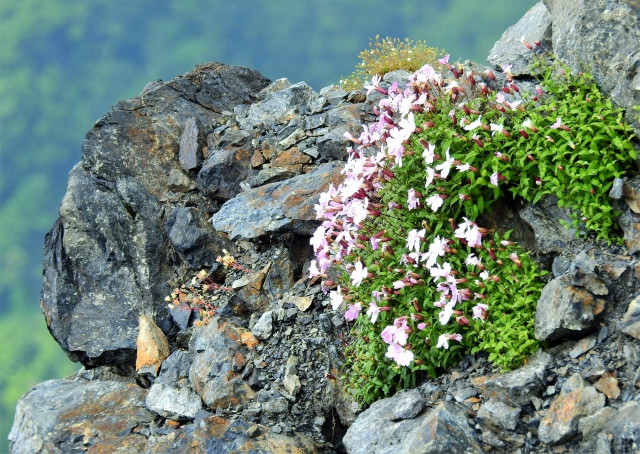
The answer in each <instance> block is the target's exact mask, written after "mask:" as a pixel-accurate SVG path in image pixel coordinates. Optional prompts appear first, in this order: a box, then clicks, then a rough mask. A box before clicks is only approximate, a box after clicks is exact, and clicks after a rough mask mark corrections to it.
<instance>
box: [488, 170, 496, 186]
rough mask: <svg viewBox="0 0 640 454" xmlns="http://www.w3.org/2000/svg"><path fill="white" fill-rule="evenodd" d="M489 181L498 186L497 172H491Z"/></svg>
mask: <svg viewBox="0 0 640 454" xmlns="http://www.w3.org/2000/svg"><path fill="white" fill-rule="evenodd" d="M489 181H490V182H491V184H492V185H494V186H498V172H493V173H492V174H491V178H489Z"/></svg>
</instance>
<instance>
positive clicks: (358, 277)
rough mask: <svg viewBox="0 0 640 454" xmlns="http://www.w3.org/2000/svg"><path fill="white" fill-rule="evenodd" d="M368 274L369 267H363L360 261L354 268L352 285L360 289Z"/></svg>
mask: <svg viewBox="0 0 640 454" xmlns="http://www.w3.org/2000/svg"><path fill="white" fill-rule="evenodd" d="M367 273H368V271H367V267H366V266H364V267H363V266H362V262H361V261H360V260H358V261H357V262H356V264H355V266H354V269H353V271H351V283H352V284H353V285H354V286H355V287H360V284H362V281H363V280H364V278H366V277H367Z"/></svg>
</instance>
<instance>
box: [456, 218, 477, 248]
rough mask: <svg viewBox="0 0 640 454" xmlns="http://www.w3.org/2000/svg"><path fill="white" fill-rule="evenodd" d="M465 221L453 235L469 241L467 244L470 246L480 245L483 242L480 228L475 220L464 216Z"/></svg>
mask: <svg viewBox="0 0 640 454" xmlns="http://www.w3.org/2000/svg"><path fill="white" fill-rule="evenodd" d="M462 219H464V222H463V223H461V224H460V225H459V226H458V228H457V229H456V231H455V232H453V235H454V236H455V237H456V238H464V239H465V240H466V241H467V244H468V245H469V246H470V247H477V246H480V244H481V242H482V234H481V233H480V229H479V228H478V225H477V224H476V223H475V222H471V221H469V220H468V219H467V218H465V217H463V218H462Z"/></svg>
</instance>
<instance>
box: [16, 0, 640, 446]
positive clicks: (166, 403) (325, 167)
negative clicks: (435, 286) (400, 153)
mask: <svg viewBox="0 0 640 454" xmlns="http://www.w3.org/2000/svg"><path fill="white" fill-rule="evenodd" d="M639 17H640V4H638V2H637V1H623V0H618V1H614V0H597V1H594V2H586V1H578V2H574V1H571V0H548V1H545V2H540V3H538V4H537V5H536V6H535V7H534V8H532V10H531V11H529V12H528V13H527V14H526V15H525V16H524V17H523V19H522V20H521V21H520V22H519V23H518V24H516V25H515V26H514V27H512V28H510V29H509V30H507V31H506V32H505V34H504V35H503V37H502V39H501V40H500V41H499V42H498V43H496V45H495V46H494V48H493V50H492V51H491V54H490V57H489V61H490V62H491V63H492V64H493V65H495V67H496V68H500V66H501V65H503V64H506V63H515V65H514V67H513V69H512V72H513V74H514V75H516V77H517V78H518V83H521V84H523V86H525V85H527V84H529V86H531V85H532V80H531V79H530V78H529V76H530V75H529V71H530V61H529V60H528V59H527V58H528V57H527V55H528V53H527V52H526V51H525V52H520V50H521V49H520V46H521V44H520V42H519V39H520V37H521V36H523V35H524V36H525V38H527V39H529V40H530V41H533V40H539V41H540V42H541V43H542V44H543V46H550V50H552V51H554V52H555V53H556V54H557V55H558V57H559V58H561V59H563V60H565V61H566V62H567V63H569V64H570V65H572V66H573V65H577V64H578V63H579V62H580V61H581V62H584V63H587V64H589V65H590V66H591V69H592V70H593V71H594V73H595V75H596V80H598V83H599V84H600V86H601V88H603V90H604V91H605V92H606V93H608V94H610V95H611V96H613V98H614V100H615V101H616V102H618V103H619V104H620V105H623V106H627V107H629V106H631V105H633V104H639V102H638V83H637V82H638V81H637V79H638V77H640V76H638V75H637V74H636V72H635V70H636V69H637V68H636V67H637V65H638V47H637V46H638V42H640V40H638V34H639V33H640V27H639V26H638V20H639ZM522 49H524V48H522ZM576 56H577V57H576ZM578 57H579V58H578ZM469 65H472V66H470V68H473V71H474V72H476V71H477V72H481V71H483V70H484V68H481V67H480V66H479V65H475V64H473V63H469ZM574 69H575V68H574ZM497 72H498V71H496V73H497ZM407 77H408V74H407V73H404V72H401V71H398V72H395V73H392V74H388V75H387V76H386V77H385V80H386V82H387V83H391V82H392V81H397V82H398V84H399V85H400V86H403V84H405V83H406V78H407ZM498 77H500V75H499V74H498ZM378 101H379V95H378V94H377V93H375V92H374V93H372V94H370V95H365V93H364V91H361V92H352V93H346V92H344V91H341V90H340V89H338V88H337V87H327V88H325V89H323V90H321V91H320V92H319V93H315V92H314V91H313V90H312V89H311V88H310V87H308V86H307V85H306V84H305V83H303V82H301V83H297V84H294V85H292V84H291V83H289V81H287V80H286V79H281V80H278V81H275V82H273V83H269V81H268V80H266V79H265V78H264V77H263V76H261V75H260V74H259V73H257V72H255V71H252V70H249V69H246V68H240V67H236V66H229V65H223V64H218V63H211V64H207V65H203V66H200V67H198V68H196V69H195V70H194V71H193V72H191V73H188V74H185V75H184V76H180V77H178V78H176V79H174V80H172V81H169V82H167V83H152V84H149V85H148V86H147V87H145V89H144V91H143V92H142V93H141V95H140V96H138V97H136V98H133V99H131V100H128V101H124V102H121V103H119V104H118V105H117V106H116V107H115V108H114V110H113V111H112V112H110V113H108V114H107V115H105V116H104V117H103V118H102V119H100V120H99V121H98V123H96V125H95V127H94V128H93V129H92V130H91V131H90V132H89V133H88V134H87V136H86V139H85V141H84V143H83V158H82V162H81V163H79V164H78V165H76V166H75V167H74V169H73V170H72V171H71V172H70V174H69V186H68V191H67V194H66V195H65V198H64V199H63V202H62V204H61V209H60V218H59V219H58V221H57V222H56V224H55V225H54V227H53V229H52V230H51V232H50V233H49V234H48V235H47V237H46V239H45V248H44V250H45V264H44V284H43V292H42V308H43V312H44V314H45V318H46V320H47V325H48V327H49V329H50V331H51V333H52V334H53V336H54V337H55V338H56V340H57V341H58V342H59V343H60V345H61V347H62V348H63V350H64V351H65V352H67V354H68V355H69V356H70V357H71V358H72V359H73V360H75V361H80V362H82V363H83V365H85V367H86V369H83V370H81V371H79V372H78V373H76V375H75V377H74V380H52V381H48V382H45V383H41V384H40V385H38V386H36V387H35V388H34V389H33V390H32V391H30V392H29V393H27V394H26V395H25V396H24V397H23V399H22V400H21V401H20V403H19V405H18V409H17V412H16V421H15V424H14V427H13V429H12V431H11V434H10V437H9V438H10V445H11V450H12V452H14V453H39V452H75V451H78V450H83V451H84V450H86V451H89V452H148V453H165V452H166V453H170V452H194V453H205V452H207V453H209V452H247V453H248V452H252V453H272V452H292V453H316V452H317V453H336V452H349V453H358V452H362V453H387V452H394V453H395V452H425V453H426V452H454V451H455V452H465V451H467V452H481V451H485V452H488V451H491V452H505V453H506V452H509V453H510V452H522V453H527V452H551V451H555V452H570V453H583V452H614V453H626V452H635V451H637V450H638V446H639V445H640V436H639V435H638V434H640V422H639V421H640V405H638V400H640V397H639V396H640V392H639V388H640V372H639V371H640V346H639V345H638V341H637V339H638V338H640V315H639V314H640V302H639V301H640V297H638V296H637V295H638V293H639V292H640V260H639V259H638V257H637V256H636V255H634V254H635V253H636V252H637V251H638V250H640V246H639V245H640V214H638V212H640V208H638V207H640V190H638V188H637V187H638V181H637V178H632V179H625V180H620V181H619V182H617V184H616V185H614V188H617V189H616V190H615V191H612V193H611V197H612V198H614V199H616V200H618V202H617V203H618V204H619V206H620V208H621V209H622V211H623V216H622V218H621V221H620V224H621V227H622V229H623V230H624V234H625V237H624V239H625V245H624V246H620V247H618V246H606V245H594V244H589V243H585V242H583V241H580V240H576V239H575V238H574V232H573V231H567V230H562V229H561V228H560V229H559V228H558V222H557V221H558V219H559V218H561V217H564V216H566V213H565V212H564V211H562V210H560V209H558V207H557V205H556V204H555V203H554V200H552V199H549V198H547V199H545V200H543V201H541V203H540V204H538V205H536V206H534V207H532V206H525V207H524V208H522V209H519V210H516V209H514V208H512V207H506V206H498V205H496V206H494V211H492V213H490V214H489V215H487V219H486V225H489V226H491V227H492V228H496V229H509V230H513V232H514V237H517V240H518V241H520V242H521V243H522V244H524V245H525V246H526V247H527V248H529V249H531V250H532V252H533V254H534V255H535V256H537V258H538V259H539V261H540V263H542V264H544V265H545V266H547V268H548V269H549V270H550V271H551V274H550V276H549V283H548V284H547V286H546V287H545V290H544V292H543V294H542V297H541V298H540V301H539V303H538V310H537V316H536V336H537V337H538V338H539V339H541V340H544V341H546V342H547V343H548V345H547V347H548V349H547V350H546V351H544V352H538V353H537V354H536V355H535V356H534V357H532V358H529V360H528V363H527V364H526V365H524V366H523V367H521V368H519V369H517V370H514V371H511V372H508V373H499V371H497V370H495V368H493V367H492V366H490V365H489V364H488V363H487V361H486V360H485V359H484V358H483V357H482V356H480V357H475V356H468V357H465V358H464V359H463V361H462V362H461V363H460V365H459V366H458V367H456V368H455V369H454V370H452V371H450V372H449V373H447V374H445V375H442V376H441V377H439V378H438V379H437V380H429V381H426V382H424V383H422V384H421V385H420V386H419V387H418V388H415V389H412V390H409V391H406V392H403V393H400V394H398V395H396V396H393V397H391V398H389V399H384V400H381V401H379V402H377V403H375V404H374V405H372V406H371V407H370V408H369V409H367V410H366V411H364V412H362V413H361V414H359V415H358V412H359V411H360V410H362V409H361V408H359V407H358V405H357V404H355V403H354V402H353V401H352V400H351V399H350V398H349V395H348V393H346V392H345V390H344V389H343V387H342V386H343V384H342V382H341V379H340V367H341V365H342V363H343V360H344V358H343V353H344V348H345V344H346V343H348V342H349V339H348V336H346V337H344V335H345V334H346V333H347V331H348V327H347V326H346V324H345V321H344V318H343V317H342V316H340V315H338V314H335V313H334V312H332V311H330V310H328V306H329V302H328V298H327V296H326V295H325V294H323V292H322V290H321V287H320V285H318V283H315V284H312V283H310V282H308V281H307V279H306V278H305V276H306V267H307V266H308V262H309V259H310V258H311V257H310V255H311V248H310V246H309V235H310V233H311V232H312V230H313V228H314V226H315V225H316V223H317V221H316V220H315V212H314V209H313V205H314V203H315V200H316V199H317V197H318V195H319V193H320V192H322V191H323V190H325V189H326V188H327V186H328V185H329V184H334V185H336V184H338V183H339V182H340V181H341V178H342V175H341V173H340V169H341V164H342V163H341V162H340V161H341V160H344V159H345V158H346V156H347V153H346V147H347V146H348V142H347V141H346V140H345V139H344V137H343V133H344V132H345V131H349V132H351V133H354V134H355V133H356V132H357V131H358V130H360V129H361V126H360V125H361V124H362V123H363V122H365V123H366V122H368V121H373V120H374V117H373V115H372V108H373V106H374V105H375V104H377V102H378ZM628 114H629V112H628ZM635 127H636V131H638V132H640V129H639V128H638V124H637V123H635ZM223 250H226V251H228V252H229V253H230V254H232V255H233V257H235V259H236V261H237V263H238V264H241V265H242V266H243V267H245V270H240V269H238V268H233V267H224V266H222V265H221V264H219V263H218V262H217V258H218V257H220V256H223V255H224V253H223ZM203 268H204V269H208V270H209V271H210V276H211V278H212V279H213V281H214V283H215V285H216V286H220V287H221V289H218V290H215V291H214V292H212V293H209V294H208V295H209V297H210V298H211V301H212V302H213V304H214V305H215V309H216V313H215V314H214V315H213V318H212V319H211V321H210V322H209V324H208V325H206V326H203V327H195V326H193V322H194V318H195V317H194V316H193V314H192V312H191V310H190V309H189V308H186V307H185V306H183V305H179V306H176V307H174V308H173V309H171V310H169V308H168V307H167V302H166V301H165V297H166V296H167V295H168V294H169V293H170V292H171V290H172V289H176V288H178V287H180V286H181V285H182V284H185V283H186V286H185V288H183V289H182V290H181V291H183V292H188V291H189V290H188V287H189V284H188V282H189V281H190V280H191V279H192V278H193V276H194V275H195V274H196V272H197V271H199V270H201V269H203ZM141 316H142V317H141ZM141 318H142V319H144V320H145V323H146V325H145V326H147V325H148V327H152V331H153V332H154V333H155V335H154V336H152V337H153V339H155V340H158V339H160V340H161V341H160V342H156V341H155V340H153V341H152V339H151V338H150V339H147V340H145V338H146V337H145V335H144V334H145V332H144V331H145V330H146V328H145V329H142V330H139V322H138V321H139V319H141ZM160 330H161V331H162V333H161V332H160ZM139 331H140V332H139ZM150 332H151V331H150ZM147 337H149V336H147ZM165 337H166V339H165ZM137 340H138V341H139V342H140V345H143V347H144V348H143V347H137V344H136V341H137ZM166 340H168V345H169V352H167V351H166V348H165V347H166V345H165V342H166ZM159 345H161V346H162V348H160V347H159ZM137 349H140V350H142V349H149V350H150V352H151V354H152V358H154V359H153V361H147V362H148V363H149V364H147V362H144V361H143V359H144V358H142V356H141V352H139V351H137ZM160 350H162V352H161V351H160ZM156 353H157V354H156ZM168 353H170V354H169V356H168V357H167V354H168ZM165 358H166V359H165ZM136 360H138V366H140V367H139V368H138V369H139V370H138V371H136V367H135V366H136ZM143 363H144V366H143ZM160 363H161V364H160ZM158 366H159V369H158Z"/></svg>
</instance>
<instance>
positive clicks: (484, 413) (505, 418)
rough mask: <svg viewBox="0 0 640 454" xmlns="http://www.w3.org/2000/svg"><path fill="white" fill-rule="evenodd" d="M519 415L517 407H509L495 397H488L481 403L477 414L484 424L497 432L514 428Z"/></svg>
mask: <svg viewBox="0 0 640 454" xmlns="http://www.w3.org/2000/svg"><path fill="white" fill-rule="evenodd" d="M519 417H520V409H519V408H514V407H511V406H509V405H507V404H505V403H503V402H501V401H499V400H496V399H489V400H487V401H486V402H485V403H484V404H482V405H481V406H480V410H478V416H477V418H478V420H479V421H480V422H481V423H482V424H483V425H484V426H486V427H489V428H491V429H492V430H495V431H497V432H500V431H501V430H505V429H506V430H513V429H515V428H516V425H517V424H518V421H519Z"/></svg>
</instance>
